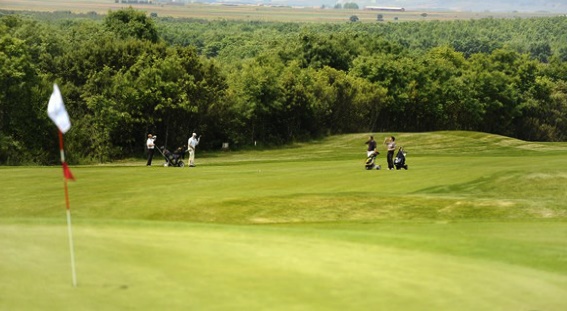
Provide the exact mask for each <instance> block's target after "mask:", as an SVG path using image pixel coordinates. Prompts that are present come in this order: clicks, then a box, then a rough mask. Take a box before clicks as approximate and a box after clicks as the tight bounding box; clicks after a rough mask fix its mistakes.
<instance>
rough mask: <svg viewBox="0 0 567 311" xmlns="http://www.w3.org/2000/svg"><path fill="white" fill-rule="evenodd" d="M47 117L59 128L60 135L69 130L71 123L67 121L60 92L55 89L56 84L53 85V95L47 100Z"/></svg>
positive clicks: (67, 115) (67, 117) (67, 116)
mask: <svg viewBox="0 0 567 311" xmlns="http://www.w3.org/2000/svg"><path fill="white" fill-rule="evenodd" d="M47 115H49V118H50V119H51V120H53V122H54V123H55V125H57V127H58V128H59V130H60V131H61V133H63V134H65V133H67V131H68V130H69V129H70V128H71V121H70V120H69V114H68V113H67V110H65V104H63V97H61V92H60V91H59V88H58V87H57V84H53V93H52V94H51V97H50V98H49V104H48V105H47Z"/></svg>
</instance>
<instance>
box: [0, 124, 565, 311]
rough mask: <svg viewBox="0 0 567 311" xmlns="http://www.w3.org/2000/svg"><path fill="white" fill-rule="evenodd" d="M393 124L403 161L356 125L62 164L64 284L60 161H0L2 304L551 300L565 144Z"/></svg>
mask: <svg viewBox="0 0 567 311" xmlns="http://www.w3.org/2000/svg"><path fill="white" fill-rule="evenodd" d="M394 135H395V136H396V137H397V141H398V143H399V145H403V146H405V147H406V150H407V151H408V158H407V163H408V164H409V170H407V171H405V170H401V171H386V170H379V171H376V170H375V171H366V170H364V169H363V162H364V154H365V153H364V149H365V145H364V141H365V139H366V138H367V134H355V135H342V136H335V137H330V138H328V139H324V140H321V141H318V142H313V143H308V144H307V143H306V144H297V145H294V146H291V147H289V148H283V149H277V150H258V151H253V150H252V151H246V152H226V153H208V154H204V153H199V154H198V156H197V163H198V167H196V168H172V167H161V166H159V164H160V163H161V162H162V161H160V159H159V158H158V159H156V160H155V164H156V165H155V166H154V167H145V166H144V162H143V161H142V160H139V161H136V162H133V163H127V164H120V165H100V166H73V167H71V169H72V171H73V173H74V175H75V177H76V178H77V181H76V182H73V183H69V191H70V197H71V209H72V213H73V221H74V232H75V244H76V254H77V256H76V257H77V268H78V276H79V286H78V287H77V288H72V286H71V284H70V283H71V282H70V267H69V250H68V244H67V243H68V242H67V240H66V239H67V236H66V227H65V212H64V200H63V190H62V186H63V182H62V180H61V175H62V174H61V168H59V167H0V173H1V174H2V176H3V178H2V179H1V180H0V189H1V190H0V197H1V198H2V199H1V200H2V201H1V202H2V204H1V207H0V249H2V260H1V261H0V281H1V282H0V293H1V294H0V309H6V310H17V309H26V310H45V309H57V310H67V309H69V310H70V309H82V310H92V309H108V310H123V309H143V310H155V309H170V310H187V309H189V310H345V309H347V310H369V309H380V310H479V309H487V310H494V309H496V310H560V309H564V308H565V307H567V303H566V301H565V299H564V297H565V295H566V294H567V268H566V267H567V239H566V238H565V237H566V236H567V226H566V222H565V220H566V216H567V212H566V211H567V204H566V203H565V202H566V200H565V199H566V197H567V194H566V193H567V183H566V182H565V181H566V179H567V165H566V164H567V157H566V156H565V155H566V154H567V145H566V144H564V143H529V142H524V141H518V140H515V139H510V138H507V137H501V136H495V135H487V134H483V133H475V132H435V133H399V134H398V133H394ZM375 136H376V137H377V138H378V140H379V141H380V140H381V139H383V138H382V137H380V136H386V135H384V134H376V135H375ZM379 163H380V164H382V165H383V166H384V165H385V152H383V153H382V154H381V155H380V159H379ZM24 289H25V290H24ZM30 295H32V296H33V297H36V298H37V299H32V300H30V299H29V297H30Z"/></svg>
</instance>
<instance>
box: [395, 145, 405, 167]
mask: <svg viewBox="0 0 567 311" xmlns="http://www.w3.org/2000/svg"><path fill="white" fill-rule="evenodd" d="M406 155H407V153H406V152H405V150H404V148H402V147H400V149H398V154H396V158H395V159H394V166H395V167H396V169H397V170H400V169H402V168H403V169H405V170H407V169H408V165H407V164H406Z"/></svg>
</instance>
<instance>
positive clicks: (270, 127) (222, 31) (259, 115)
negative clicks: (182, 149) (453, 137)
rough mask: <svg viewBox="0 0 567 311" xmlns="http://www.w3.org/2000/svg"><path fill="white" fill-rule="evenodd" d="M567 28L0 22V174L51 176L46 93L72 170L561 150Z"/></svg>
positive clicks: (52, 18) (82, 19)
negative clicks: (193, 139)
mask: <svg viewBox="0 0 567 311" xmlns="http://www.w3.org/2000/svg"><path fill="white" fill-rule="evenodd" d="M566 26H567V18H565V17H553V18H533V19H511V20H505V19H502V20H497V19H483V20H471V21H450V22H404V23H376V24H363V23H345V24H300V23H267V22H245V21H224V20H219V21H205V20H196V19H180V18H152V17H149V16H146V14H145V13H144V12H140V11H136V10H134V9H132V8H129V9H123V10H119V11H114V12H109V13H108V14H107V15H102V16H100V15H93V14H87V15H74V14H70V13H64V14H63V13H33V12H31V13H30V12H26V13H22V12H3V14H1V15H0V68H2V69H1V71H0V87H1V88H2V92H0V163H2V164H9V165H17V164H33V163H35V164H52V163H54V162H56V160H57V159H58V156H57V154H58V148H57V145H56V142H57V139H56V135H57V133H56V130H55V128H54V126H53V125H52V124H51V121H50V120H48V118H47V115H46V112H45V110H46V106H47V101H48V99H49V95H50V93H51V91H52V85H53V83H57V84H58V85H59V87H60V89H61V91H62V93H63V97H64V100H65V105H66V107H67V110H68V111H69V114H70V116H71V121H72V124H73V126H72V128H71V130H70V131H69V132H68V133H67V134H66V135H65V139H66V149H67V153H68V157H69V159H68V161H69V162H70V163H92V162H107V161H112V160H116V159H121V158H127V157H140V156H142V155H143V153H144V142H145V137H146V134H147V133H155V134H157V135H158V144H159V145H163V146H166V147H168V148H176V147H178V146H180V145H182V144H184V143H186V141H187V138H188V137H189V135H190V134H191V133H192V132H199V133H200V134H202V135H203V139H202V145H201V147H202V148H204V149H210V150H214V149H220V146H221V144H222V143H223V142H229V143H230V145H231V147H233V148H245V147H247V146H251V145H254V144H260V145H265V146H275V145H282V144H287V143H290V142H294V141H306V140H310V139H316V138H320V137H324V136H327V135H333V134H340V133H354V132H393V131H396V132H404V131H435V130H474V131H483V132H489V133H494V134H501V135H506V136H511V137H516V138H519V139H524V140H537V141H565V139H566V136H565V135H566V134H565V133H566V130H567V118H566V117H567V115H566V114H567V34H566V33H565V32H564V29H566V28H567V27H566Z"/></svg>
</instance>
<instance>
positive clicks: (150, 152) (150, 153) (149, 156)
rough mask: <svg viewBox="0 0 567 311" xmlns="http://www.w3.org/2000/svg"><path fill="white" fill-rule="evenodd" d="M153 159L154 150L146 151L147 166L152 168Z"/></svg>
mask: <svg viewBox="0 0 567 311" xmlns="http://www.w3.org/2000/svg"><path fill="white" fill-rule="evenodd" d="M153 157H154V149H148V162H146V165H147V166H152V158H153Z"/></svg>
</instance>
